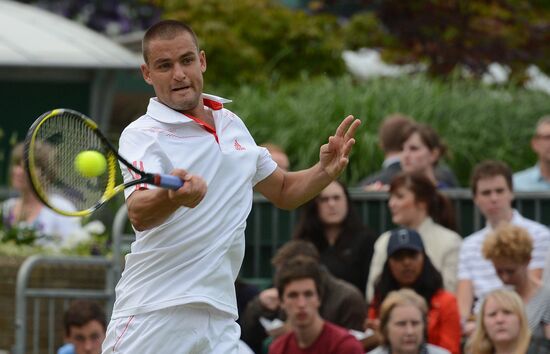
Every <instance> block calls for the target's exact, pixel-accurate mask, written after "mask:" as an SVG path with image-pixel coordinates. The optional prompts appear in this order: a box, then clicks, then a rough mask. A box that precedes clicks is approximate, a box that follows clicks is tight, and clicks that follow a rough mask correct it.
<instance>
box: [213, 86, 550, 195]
mask: <svg viewBox="0 0 550 354" xmlns="http://www.w3.org/2000/svg"><path fill="white" fill-rule="evenodd" d="M213 92H216V93H219V94H222V95H225V97H229V98H231V99H233V100H234V103H232V104H230V105H228V108H229V109H231V110H232V111H234V112H235V113H237V114H238V115H239V116H240V117H241V118H243V120H244V121H245V122H246V123H247V126H248V128H249V129H250V131H251V133H252V135H253V136H254V137H255V139H256V142H257V143H262V142H265V141H271V142H274V143H277V144H280V145H282V146H283V147H284V148H285V149H286V150H287V152H288V154H289V157H290V160H291V166H292V168H293V169H300V168H304V167H308V166H310V165H311V164H313V163H315V162H317V161H318V155H319V146H320V145H321V144H323V143H324V142H326V139H327V138H328V136H329V135H330V134H332V133H333V132H334V129H335V128H336V126H337V125H338V123H339V121H340V120H341V119H342V118H343V117H345V116H346V115H347V114H353V115H355V116H356V117H358V118H361V120H362V121H363V125H362V127H361V128H360V130H359V133H358V135H357V144H356V146H355V147H354V151H353V154H352V157H351V161H350V166H349V168H348V170H347V171H346V173H345V175H344V176H343V179H344V180H345V181H346V182H348V183H350V184H351V185H353V184H354V183H355V182H357V181H358V180H359V179H361V178H362V177H364V176H366V175H368V174H369V173H371V172H373V171H376V170H378V169H379V167H380V164H381V161H382V154H381V151H380V150H379V148H378V145H377V144H378V141H377V137H376V133H377V129H378V125H379V123H380V121H381V120H382V118H383V117H384V116H386V115H388V114H391V113H394V112H402V113H405V114H408V115H410V116H412V117H414V118H415V119H416V120H418V121H422V122H426V123H429V124H431V125H432V126H433V127H434V128H435V129H436V130H437V131H438V132H439V134H440V135H441V136H442V137H443V138H444V140H445V141H446V142H447V145H448V147H449V150H450V156H449V157H448V158H447V159H446V163H447V164H449V165H450V166H451V168H452V169H453V170H454V171H455V173H456V174H457V176H458V177H459V180H460V181H461V183H462V184H463V185H467V181H468V178H469V175H470V171H471V169H472V167H473V165H475V164H476V163H477V162H479V161H481V160H483V159H488V158H491V159H500V160H503V161H505V162H507V163H508V164H509V165H510V166H511V167H512V168H513V169H514V170H519V169H522V168H525V167H528V166H531V165H532V164H533V163H534V162H535V159H536V158H535V156H534V154H533V153H532V152H531V150H530V147H529V140H530V138H531V135H532V132H533V129H534V126H535V124H536V121H537V119H538V118H540V117H541V116H542V115H544V114H548V113H550V98H549V97H548V95H546V94H543V93H538V92H533V91H528V90H524V89H521V88H517V87H488V86H484V85H481V84H479V83H476V82H466V81H448V82H442V81H436V80H432V79H428V78H426V77H425V76H423V75H417V76H410V77H401V78H395V79H387V78H386V79H376V80H371V81H368V82H363V83H356V82H354V81H353V80H352V79H351V78H350V77H347V76H345V77H342V78H339V79H336V80H334V79H328V78H316V79H308V78H302V79H300V80H299V81H298V82H295V83H292V84H287V85H284V86H280V87H278V88H272V87H268V86H264V87H251V86H243V87H240V88H239V89H237V90H235V89H233V90H229V89H223V88H222V89H219V90H216V91H213Z"/></svg>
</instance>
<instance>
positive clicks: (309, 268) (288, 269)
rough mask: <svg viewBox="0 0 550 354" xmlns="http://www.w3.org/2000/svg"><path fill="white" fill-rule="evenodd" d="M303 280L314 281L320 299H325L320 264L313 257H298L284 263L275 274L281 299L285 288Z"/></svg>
mask: <svg viewBox="0 0 550 354" xmlns="http://www.w3.org/2000/svg"><path fill="white" fill-rule="evenodd" d="M302 279H311V280H313V282H314V283H315V288H316V289H317V295H318V296H319V299H321V298H322V297H323V294H322V290H321V289H322V288H321V282H322V281H321V268H320V266H319V263H318V262H316V261H315V260H313V259H312V258H311V257H305V256H296V257H294V258H292V259H290V260H289V261H288V262H286V263H284V264H283V265H282V266H281V267H280V268H279V269H278V270H277V273H276V274H275V286H276V287H277V291H278V292H279V298H281V299H282V298H283V296H284V292H285V288H286V286H287V285H288V284H290V283H291V282H293V281H296V280H302Z"/></svg>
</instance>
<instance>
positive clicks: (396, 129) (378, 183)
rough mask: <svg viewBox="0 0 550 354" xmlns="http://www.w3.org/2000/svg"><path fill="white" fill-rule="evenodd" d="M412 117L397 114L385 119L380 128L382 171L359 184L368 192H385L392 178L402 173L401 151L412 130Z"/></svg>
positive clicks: (379, 141) (379, 142) (379, 140)
mask: <svg viewBox="0 0 550 354" xmlns="http://www.w3.org/2000/svg"><path fill="white" fill-rule="evenodd" d="M413 125H414V121H413V119H412V118H411V117H408V116H406V115H403V114H400V113H395V114H391V115H389V116H387V117H385V118H384V119H383V120H382V124H380V127H379V128H378V144H379V145H380V148H381V149H382V151H383V152H384V162H383V163H382V169H381V170H380V171H378V172H375V173H373V174H371V175H370V176H368V177H367V178H365V179H363V180H361V181H360V182H359V187H364V188H365V189H366V190H384V189H387V187H388V186H389V184H390V182H391V180H392V178H393V177H394V176H395V175H396V174H398V173H399V172H400V171H401V164H400V159H401V151H402V148H403V142H404V141H405V134H407V131H408V130H409V129H411V128H412V126H413Z"/></svg>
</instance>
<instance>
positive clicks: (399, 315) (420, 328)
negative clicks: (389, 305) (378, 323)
mask: <svg viewBox="0 0 550 354" xmlns="http://www.w3.org/2000/svg"><path fill="white" fill-rule="evenodd" d="M387 335H388V340H389V342H390V346H391V348H392V353H418V349H419V347H420V345H421V344H422V343H423V342H424V322H423V321H422V312H420V310H419V309H418V308H416V307H415V306H413V305H401V306H396V307H394V308H393V310H392V311H391V313H390V318H389V320H388V324H387Z"/></svg>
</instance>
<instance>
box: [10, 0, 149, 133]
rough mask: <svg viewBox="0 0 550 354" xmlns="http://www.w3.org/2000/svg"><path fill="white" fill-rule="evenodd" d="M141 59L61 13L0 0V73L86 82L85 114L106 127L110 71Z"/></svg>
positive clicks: (25, 78)
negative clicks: (87, 95) (87, 106)
mask: <svg viewBox="0 0 550 354" xmlns="http://www.w3.org/2000/svg"><path fill="white" fill-rule="evenodd" d="M141 62H142V59H141V58H140V57H139V55H138V54H135V53H133V52H131V51H129V50H128V49H126V48H124V47H122V46H121V45H119V44H117V43H116V42H114V41H113V40H111V39H109V38H107V37H105V36H103V35H101V34H99V33H97V32H94V31H92V30H90V29H88V28H87V27H85V26H83V25H81V24H79V23H77V22H74V21H71V20H68V19H66V18H64V17H62V16H59V15H56V14H53V13H50V12H48V11H46V10H43V9H40V8H37V7H33V6H30V5H26V4H22V3H18V2H14V1H10V0H0V78H1V79H3V80H16V81H34V80H51V81H86V82H90V83H91V90H90V97H89V100H90V112H89V114H90V116H91V117H93V118H94V119H95V120H97V121H98V122H99V123H100V124H101V125H102V128H104V129H106V128H107V126H108V123H109V118H110V113H111V105H112V96H113V93H114V84H115V73H116V71H117V70H138V69H139V66H140V64H141Z"/></svg>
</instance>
